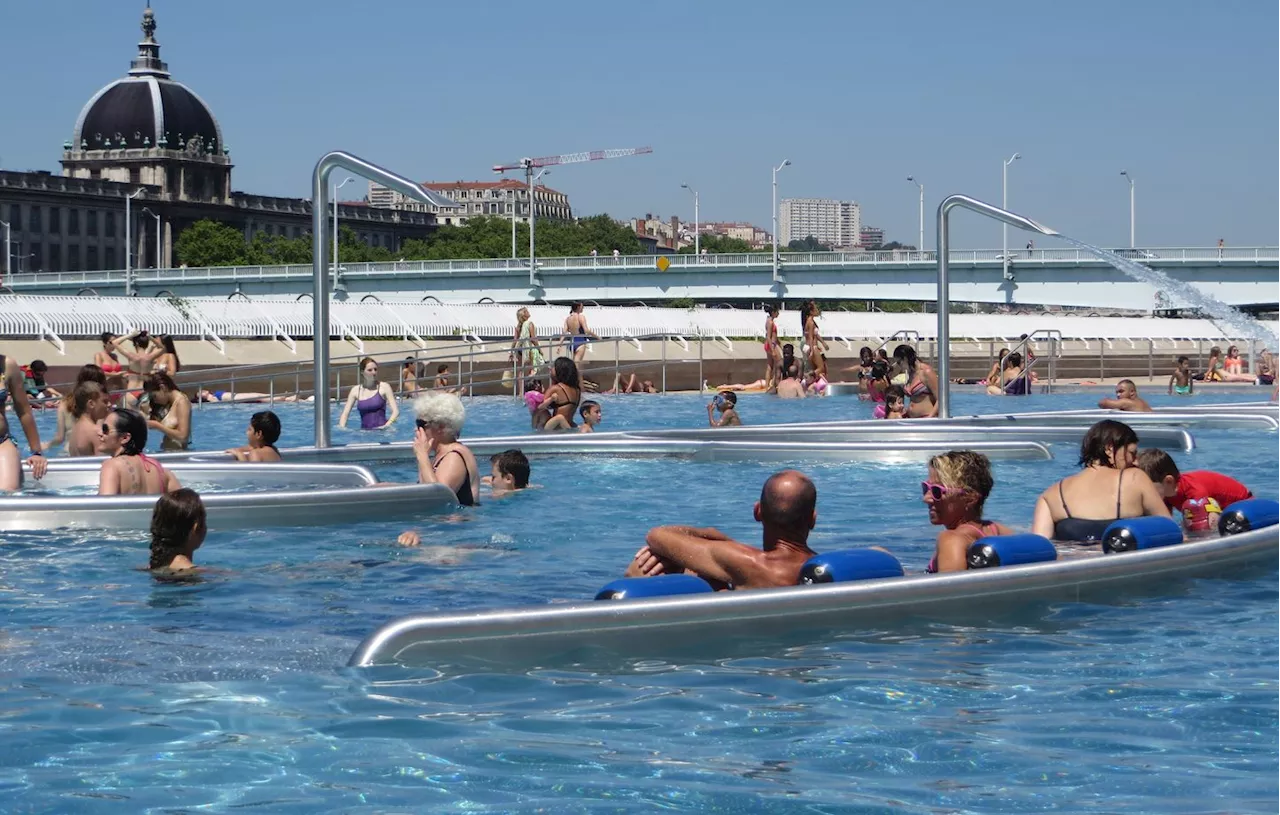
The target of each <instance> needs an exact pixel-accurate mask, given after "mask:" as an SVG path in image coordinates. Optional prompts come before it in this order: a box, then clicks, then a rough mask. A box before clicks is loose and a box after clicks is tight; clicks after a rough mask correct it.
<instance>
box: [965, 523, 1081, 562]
mask: <svg viewBox="0 0 1280 815" xmlns="http://www.w3.org/2000/svg"><path fill="white" fill-rule="evenodd" d="M1057 559H1058V550H1057V549H1055V548H1054V546H1053V544H1052V543H1050V542H1049V539H1048V538H1046V537H1044V536H1043V535H1033V534H1031V533H1030V532H1023V533H1020V534H1017V535H989V536H988V537H985V538H978V539H977V540H976V541H974V542H973V543H971V544H969V551H968V556H967V557H966V558H965V560H966V562H967V563H968V565H969V568H970V569H987V568H991V567H994V566H1021V565H1023V564H1024V563H1040V562H1043V561H1046V560H1057Z"/></svg>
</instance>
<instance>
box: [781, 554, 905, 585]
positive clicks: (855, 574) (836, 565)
mask: <svg viewBox="0 0 1280 815" xmlns="http://www.w3.org/2000/svg"><path fill="white" fill-rule="evenodd" d="M881 577H902V564H901V563H899V562H898V559H897V558H896V557H894V556H893V555H891V554H889V553H888V552H881V551H880V550H879V549H839V550H837V551H835V552H826V553H825V554H821V555H814V556H813V557H811V558H809V559H808V560H806V561H805V563H804V566H802V567H801V569H800V585H811V584H814V583H847V582H849V581H851V580H876V579H879V578H881Z"/></svg>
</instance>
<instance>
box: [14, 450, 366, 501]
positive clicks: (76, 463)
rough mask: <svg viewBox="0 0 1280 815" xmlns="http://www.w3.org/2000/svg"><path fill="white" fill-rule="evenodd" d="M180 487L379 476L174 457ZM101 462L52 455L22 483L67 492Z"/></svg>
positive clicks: (360, 481) (348, 469) (350, 482)
mask: <svg viewBox="0 0 1280 815" xmlns="http://www.w3.org/2000/svg"><path fill="white" fill-rule="evenodd" d="M164 466H165V468H166V469H168V470H170V471H171V472H173V474H174V475H176V476H177V477H178V480H179V481H180V482H181V483H182V485H183V486H184V487H194V486H198V487H200V491H201V493H202V494H204V491H205V490H206V489H210V488H211V489H212V490H213V491H215V492H230V491H233V490H239V491H244V490H246V489H252V490H266V489H289V488H298V487H315V488H326V487H367V486H370V485H372V484H377V483H378V477H377V476H376V475H374V474H373V472H372V471H371V470H369V469H368V468H367V467H359V466H356V465H352V464H287V463H279V464H267V463H259V462H243V463H240V462H237V463H222V462H204V461H193V460H177V461H170V462H165V465H164ZM101 469H102V462H101V461H100V460H94V459H85V458H74V459H71V458H64V459H52V460H50V461H49V469H48V471H47V472H46V473H45V475H44V478H42V479H40V480H38V481H37V480H35V479H33V478H31V476H30V468H29V467H27V466H26V465H24V470H23V472H24V480H23V486H24V489H27V490H32V489H36V490H53V491H55V492H56V491H59V490H67V489H77V488H83V487H96V486H97V484H98V473H99V471H100V470H101Z"/></svg>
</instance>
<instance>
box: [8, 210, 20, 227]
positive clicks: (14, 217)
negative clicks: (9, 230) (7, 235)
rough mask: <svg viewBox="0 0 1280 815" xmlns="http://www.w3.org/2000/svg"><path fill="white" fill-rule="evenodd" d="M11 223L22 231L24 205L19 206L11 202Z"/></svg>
mask: <svg viewBox="0 0 1280 815" xmlns="http://www.w3.org/2000/svg"><path fill="white" fill-rule="evenodd" d="M9 223H10V224H12V225H13V228H14V229H17V230H19V231H21V229H22V207H20V206H18V205H17V204H11V205H10V206H9Z"/></svg>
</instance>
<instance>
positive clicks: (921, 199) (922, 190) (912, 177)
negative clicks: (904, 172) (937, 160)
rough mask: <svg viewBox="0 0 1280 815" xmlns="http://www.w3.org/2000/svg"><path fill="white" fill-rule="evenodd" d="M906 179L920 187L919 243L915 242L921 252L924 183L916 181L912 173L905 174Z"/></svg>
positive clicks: (922, 244)
mask: <svg viewBox="0 0 1280 815" xmlns="http://www.w3.org/2000/svg"><path fill="white" fill-rule="evenodd" d="M907 180H908V181H910V182H911V183H912V184H915V185H916V186H917V187H919V188H920V242H919V244H917V246H916V248H917V249H919V250H920V251H921V252H923V251H924V185H923V184H921V183H920V182H919V181H916V177H915V176H913V175H909V176H907Z"/></svg>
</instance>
